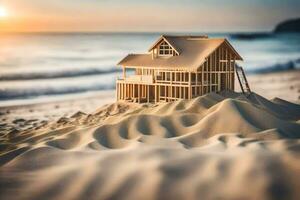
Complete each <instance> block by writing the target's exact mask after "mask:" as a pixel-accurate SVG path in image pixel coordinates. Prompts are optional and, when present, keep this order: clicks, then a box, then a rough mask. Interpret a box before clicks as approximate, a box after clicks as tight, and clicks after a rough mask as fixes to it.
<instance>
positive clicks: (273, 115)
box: [0, 92, 300, 200]
mask: <svg viewBox="0 0 300 200" xmlns="http://www.w3.org/2000/svg"><path fill="white" fill-rule="evenodd" d="M16 123H17V124H19V126H21V127H23V129H21V130H18V129H15V130H11V129H7V124H6V125H4V126H3V127H2V131H1V134H0V140H1V145H0V150H1V154H0V166H1V167H0V195H1V196H0V197H1V199H37V200H38V199H128V200H132V199H230V200H231V199H243V200H244V199H300V191H299V188H300V179H299V176H300V139H299V138H300V105H298V104H294V103H290V102H288V101H285V100H283V99H280V98H275V99H272V100H268V99H265V98H264V97H262V96H260V95H258V94H256V93H253V94H252V95H250V96H244V95H241V94H239V93H234V92H226V93H224V92H223V93H221V94H216V93H210V94H207V95H204V96H201V97H198V98H195V99H192V100H180V101H176V102H170V103H160V104H157V105H153V104H143V105H139V104H133V103H124V102H119V103H112V104H108V105H106V106H103V107H101V108H99V109H98V110H96V111H94V112H93V113H91V114H87V113H85V112H76V113H73V114H72V115H70V116H67V117H66V116H64V117H61V118H58V119H55V121H54V120H52V121H51V120H50V121H47V123H44V124H36V125H33V126H30V127H26V126H25V125H24V126H22V125H20V124H26V123H29V122H28V121H27V120H24V119H23V120H21V121H19V122H16Z"/></svg>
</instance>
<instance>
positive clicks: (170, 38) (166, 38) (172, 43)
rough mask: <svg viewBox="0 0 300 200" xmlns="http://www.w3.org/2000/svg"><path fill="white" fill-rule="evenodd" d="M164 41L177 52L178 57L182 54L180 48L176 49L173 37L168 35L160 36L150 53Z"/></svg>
mask: <svg viewBox="0 0 300 200" xmlns="http://www.w3.org/2000/svg"><path fill="white" fill-rule="evenodd" d="M162 40H164V41H166V42H167V43H168V44H169V45H170V46H171V47H172V48H173V49H174V50H175V51H176V53H177V54H178V55H179V54H180V53H179V49H178V47H176V42H175V41H173V40H172V37H169V36H166V35H162V36H160V37H159V38H158V40H157V41H156V42H155V43H154V44H153V45H152V46H151V47H150V49H149V50H148V51H149V52H150V51H151V50H152V49H154V48H155V47H156V46H157V45H158V44H159V43H160V42H161V41H162Z"/></svg>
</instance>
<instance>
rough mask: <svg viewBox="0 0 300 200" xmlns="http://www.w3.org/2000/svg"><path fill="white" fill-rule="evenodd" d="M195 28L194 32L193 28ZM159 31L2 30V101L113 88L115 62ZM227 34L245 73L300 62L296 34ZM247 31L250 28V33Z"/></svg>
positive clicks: (146, 43)
mask: <svg viewBox="0 0 300 200" xmlns="http://www.w3.org/2000/svg"><path fill="white" fill-rule="evenodd" d="M192 34H196V33H192ZM159 35H160V33H10V34H8V33H5V34H4V33H3V34H0V106H1V104H7V103H8V102H17V103H18V104H19V103H20V104H22V103H23V102H25V101H27V102H28V101H33V100H34V101H39V100H43V99H56V98H64V97H67V96H70V95H75V96H74V98H75V97H77V96H80V95H86V94H94V93H97V92H99V91H102V90H113V89H114V88H115V80H116V78H117V77H118V76H120V75H121V69H120V67H118V66H116V64H117V63H118V62H119V61H120V60H121V59H122V58H123V57H124V56H126V55H127V54H128V53H145V52H146V51H147V50H148V48H149V47H150V46H151V44H153V43H154V42H155V41H156V39H157V38H158V37H159ZM208 35H209V37H226V38H228V40H229V41H230V42H231V44H232V45H233V46H234V48H235V49H236V50H237V51H238V52H239V53H240V55H242V57H243V58H244V62H241V63H240V65H241V66H243V67H244V69H245V70H246V73H264V72H267V71H279V70H283V69H291V68H300V67H299V66H300V65H299V63H300V35H299V34H298V35H297V34H280V35H272V34H271V35H266V36H264V35H263V36H257V37H256V36H255V34H254V35H252V36H251V37H240V35H239V34H232V33H230V34H229V33H211V34H208ZM250 35H251V34H250Z"/></svg>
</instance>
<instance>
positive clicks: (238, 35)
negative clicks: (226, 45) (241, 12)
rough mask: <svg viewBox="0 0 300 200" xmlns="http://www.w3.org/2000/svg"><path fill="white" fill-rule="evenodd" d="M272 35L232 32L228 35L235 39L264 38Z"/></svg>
mask: <svg viewBox="0 0 300 200" xmlns="http://www.w3.org/2000/svg"><path fill="white" fill-rule="evenodd" d="M272 36H274V35H273V34H272V33H233V34H230V35H229V37H230V38H231V39H237V40H255V39H266V38H270V37H272Z"/></svg>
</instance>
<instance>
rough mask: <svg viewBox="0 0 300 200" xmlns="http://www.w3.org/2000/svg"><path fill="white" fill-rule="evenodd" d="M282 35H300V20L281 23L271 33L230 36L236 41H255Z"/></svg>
mask: <svg viewBox="0 0 300 200" xmlns="http://www.w3.org/2000/svg"><path fill="white" fill-rule="evenodd" d="M280 33H300V18H298V19H289V20H286V21H283V22H280V23H279V24H278V25H276V26H275V28H274V30H273V31H270V32H261V33H255V32H253V33H235V34H231V35H230V36H231V37H232V38H234V39H240V40H254V39H263V38H268V37H272V36H274V35H275V34H280Z"/></svg>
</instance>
